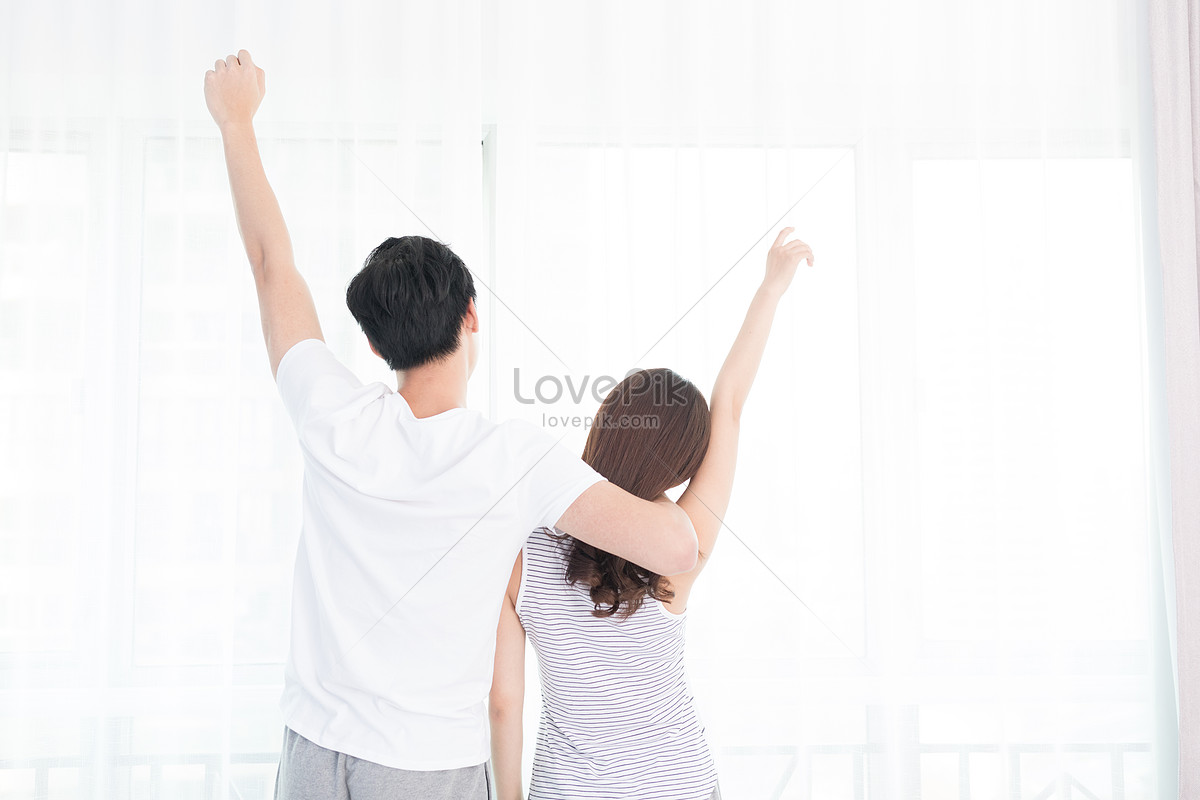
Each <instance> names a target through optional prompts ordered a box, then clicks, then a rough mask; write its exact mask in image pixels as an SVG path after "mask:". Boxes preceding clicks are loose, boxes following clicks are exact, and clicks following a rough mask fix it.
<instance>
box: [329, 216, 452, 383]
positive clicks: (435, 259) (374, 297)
mask: <svg viewBox="0 0 1200 800" xmlns="http://www.w3.org/2000/svg"><path fill="white" fill-rule="evenodd" d="M474 298H475V281H474V280H473V279H472V278H471V273H470V271H469V270H467V266H466V264H464V263H463V261H462V259H461V258H459V257H458V256H457V255H455V254H454V251H453V250H451V249H450V248H449V247H447V246H446V245H444V244H442V243H441V242H437V241H434V240H433V239H428V238H426V237H424V236H401V237H399V238H397V237H392V238H390V239H388V240H387V241H385V242H384V243H383V244H381V245H379V246H378V247H376V248H375V249H374V250H372V251H371V255H369V256H367V260H366V261H365V262H364V264H363V268H362V270H361V271H360V272H359V273H358V274H357V275H355V276H354V278H353V279H352V280H351V281H350V285H349V286H348V287H346V305H347V306H348V307H349V308H350V313H351V314H353V315H354V318H355V319H356V320H358V324H359V325H360V326H361V327H362V329H363V333H365V334H366V335H367V340H368V341H370V342H371V344H372V345H374V346H375V349H376V350H378V351H379V354H380V355H381V356H383V360H384V361H386V362H387V365H388V367H390V368H391V369H394V370H403V369H411V368H413V367H419V366H421V365H422V364H428V363H430V362H433V361H437V360H439V359H442V358H445V357H447V356H449V355H450V354H451V353H453V352H454V351H455V349H457V348H458V344H459V338H460V337H459V333H460V331H461V329H462V324H463V317H465V316H466V313H467V304H468V303H469V302H470V301H471V300H473V299H474Z"/></svg>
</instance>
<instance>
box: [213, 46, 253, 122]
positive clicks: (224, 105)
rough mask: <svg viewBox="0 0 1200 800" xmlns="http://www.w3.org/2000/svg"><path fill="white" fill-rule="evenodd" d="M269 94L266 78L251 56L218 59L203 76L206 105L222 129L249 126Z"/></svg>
mask: <svg viewBox="0 0 1200 800" xmlns="http://www.w3.org/2000/svg"><path fill="white" fill-rule="evenodd" d="M266 93H267V75H266V73H265V72H263V71H262V69H261V68H259V67H257V66H255V64H254V62H253V61H251V60H250V53H249V52H247V51H245V50H239V51H238V54H237V55H236V56H228V57H227V58H223V59H221V58H218V59H217V63H216V64H215V65H213V68H212V69H210V70H209V71H208V72H206V73H204V102H205V103H207V104H208V113H210V114H212V118H213V120H214V121H215V122H216V123H217V125H218V126H219V127H222V128H224V127H225V126H226V125H237V124H249V123H250V120H251V119H253V118H254V112H255V111H257V110H258V104H259V103H261V102H262V99H263V95H264V94H266Z"/></svg>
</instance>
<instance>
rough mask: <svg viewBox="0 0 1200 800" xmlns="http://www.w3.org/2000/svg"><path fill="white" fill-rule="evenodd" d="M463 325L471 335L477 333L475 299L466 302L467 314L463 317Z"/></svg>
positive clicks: (477, 322) (477, 316) (477, 315)
mask: <svg viewBox="0 0 1200 800" xmlns="http://www.w3.org/2000/svg"><path fill="white" fill-rule="evenodd" d="M463 325H465V326H466V328H467V330H468V331H469V332H471V333H479V312H477V311H476V310H475V298H474V297H472V298H471V299H470V300H468V301H467V313H466V314H465V315H464V316H463Z"/></svg>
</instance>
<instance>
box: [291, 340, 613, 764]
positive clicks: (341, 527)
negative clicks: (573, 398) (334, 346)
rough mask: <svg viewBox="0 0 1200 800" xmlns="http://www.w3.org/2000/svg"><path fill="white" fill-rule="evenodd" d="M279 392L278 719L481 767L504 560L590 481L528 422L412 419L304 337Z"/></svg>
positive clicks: (324, 741)
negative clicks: (290, 432) (300, 464)
mask: <svg viewBox="0 0 1200 800" xmlns="http://www.w3.org/2000/svg"><path fill="white" fill-rule="evenodd" d="M276 382H277V384H278V386H279V392H280V394H281V395H282V397H283V402H284V405H285V406H286V407H287V411H288V414H289V415H290V416H291V418H292V422H293V423H294V425H295V427H296V433H297V435H298V436H299V439H300V447H301V450H302V452H303V454H304V491H303V498H304V500H303V502H304V511H303V528H302V531H301V534H300V546H299V551H298V554H297V556H296V573H295V584H294V587H293V593H292V630H291V651H290V653H289V655H288V663H287V671H286V675H285V687H284V692H283V699H282V701H281V708H282V710H283V717H284V722H285V723H286V724H287V726H288V727H289V728H291V729H292V730H294V731H295V732H296V733H298V734H300V735H301V736H303V737H305V738H306V739H309V740H311V741H313V742H315V743H317V744H319V745H321V746H322V747H325V748H328V749H330V750H336V751H338V752H340V753H346V754H347V755H352V756H355V757H357V758H363V759H366V760H368V761H374V762H376V763H378V764H383V765H385V766H389V767H396V768H399V769H409V770H440V769H454V768H458V767H468V766H474V765H476V764H481V763H483V762H484V761H487V759H488V757H489V749H490V742H489V735H488V715H487V710H486V706H485V705H484V701H485V699H486V697H487V695H488V691H489V689H490V687H491V679H492V664H493V660H494V652H495V640H496V623H497V621H498V619H499V614H500V605H501V602H502V600H503V597H504V590H505V587H506V586H507V584H508V578H509V575H510V574H511V570H512V565H513V562H514V560H515V559H516V556H517V553H518V552H520V550H521V546H522V544H524V542H525V539H526V538H527V537H528V536H529V532H530V531H532V530H534V529H536V528H539V527H543V526H544V527H553V525H554V523H555V522H556V521H557V520H558V519H559V517H561V516H562V514H563V512H565V511H566V509H567V507H568V506H570V505H571V503H573V502H574V501H575V499H576V498H577V497H579V495H580V494H582V493H583V492H584V490H586V489H587V488H588V487H589V486H591V485H593V484H594V483H596V482H597V481H600V480H603V479H602V478H601V477H600V475H598V474H597V473H596V472H595V471H593V470H592V469H591V468H590V467H589V466H587V465H586V464H585V463H584V462H583V461H581V460H580V459H579V457H578V456H575V455H572V454H571V453H570V452H568V451H567V450H566V449H565V448H564V447H562V446H561V445H559V444H558V443H557V442H556V441H555V439H554V438H553V437H551V436H550V435H549V434H547V433H546V432H544V431H542V430H541V429H539V428H537V427H535V426H533V425H530V424H528V423H524V422H517V421H512V422H505V423H502V424H495V423H492V422H490V421H488V420H487V419H485V418H484V417H483V416H481V415H480V414H478V413H476V412H473V411H469V410H467V409H452V410H450V411H446V412H444V413H441V414H437V415H435V416H432V417H427V418H424V419H417V418H416V417H414V416H413V413H412V411H411V410H410V409H409V407H408V403H407V402H406V401H405V400H404V398H403V397H402V396H401V395H400V394H398V393H396V392H395V391H393V390H392V389H390V388H389V387H388V386H386V385H385V384H382V383H372V384H366V385H364V384H363V383H362V382H361V381H359V380H358V379H357V378H356V377H355V376H354V374H353V373H352V372H350V370H348V369H347V368H346V367H345V366H343V365H342V364H341V363H340V362H339V361H338V360H337V359H336V358H335V357H334V355H333V353H332V352H330V350H329V348H328V347H326V345H325V343H324V342H322V341H320V340H318V339H307V340H305V341H302V342H300V343H298V344H296V345H295V346H294V347H292V348H291V349H290V350H288V352H287V353H286V354H285V355H284V357H283V359H282V360H281V361H280V362H279V370H278V372H277V375H276Z"/></svg>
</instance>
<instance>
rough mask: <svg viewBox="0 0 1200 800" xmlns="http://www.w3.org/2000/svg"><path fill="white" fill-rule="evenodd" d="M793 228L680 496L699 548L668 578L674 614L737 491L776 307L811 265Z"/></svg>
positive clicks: (756, 303) (738, 343)
mask: <svg viewBox="0 0 1200 800" xmlns="http://www.w3.org/2000/svg"><path fill="white" fill-rule="evenodd" d="M792 230H793V229H792V228H784V229H783V230H781V231H780V232H779V235H778V236H777V237H776V238H775V243H774V244H772V245H771V250H770V252H768V253H767V269H766V274H765V276H764V277H763V282H762V285H761V286H759V287H758V291H757V292H755V294H754V299H753V300H752V301H751V302H750V309H749V310H748V311H747V312H746V319H745V321H744V322H743V323H742V328H741V330H740V331H738V335H737V338H736V339H734V341H733V347H731V348H730V350H729V355H727V356H726V357H725V363H724V364H722V365H721V371H720V373H719V374H718V375H717V380H716V383H715V384H714V385H713V390H712V397H711V398H710V399H709V409H710V411H711V413H712V433H711V438H710V439H709V444H708V452H707V453H706V454H705V456H704V462H703V463H702V464H701V465H700V469H699V470H698V471H697V472H696V476H695V477H694V478H692V480H691V481H690V482H689V483H688V487H687V490H686V491H684V493H683V494H682V495H681V496H680V498H679V506H680V508H682V509H683V510H684V511H686V512H687V514H688V516H689V517H690V518H691V520H692V525H693V526H694V527H695V529H696V539H697V541H698V543H699V546H700V554H699V558H698V559H697V561H696V566H695V568H693V569H692V570H691V571H689V572H685V573H682V574H680V575H672V576H670V582H671V588H672V590H673V591H674V592H675V597H674V599H672V600H671V602H670V605H671V607H672V608H673V609H675V611H676V612H680V611H682V610H683V609H684V608H686V607H687V597H688V594H689V593H690V592H691V588H692V584H693V583H694V582H695V580H696V576H697V575H699V574H700V571H701V570H702V569H704V565H705V563H707V561H708V556H709V555H710V554H711V553H712V549H713V546H714V545H715V544H716V541H717V534H718V533H720V530H721V525H722V519H723V518H724V516H725V511H726V509H727V508H728V507H729V496H730V494H731V492H732V491H733V473H734V467H735V465H736V463H737V447H738V432H739V428H740V425H741V418H742V407H743V406H744V405H745V403H746V397H747V396H748V395H749V394H750V387H751V385H752V384H753V383H754V377H755V375H757V374H758V365H759V363H760V362H761V361H762V354H763V350H764V349H766V346H767V337H768V336H769V335H770V333H771V324H772V322H774V320H775V309H776V307H777V306H778V305H779V298H781V297H782V296H783V293H784V292H785V291H787V288H788V286H789V285H791V282H792V278H793V277H794V276H795V275H796V268H797V267H798V266H799V265H800V262H801V261H802V260H806V261H807V262H808V265H809V266H812V264H813V252H812V248H810V247H809V246H808V245H807V244H805V243H804V242H802V241H800V240H798V239H797V240H795V241H791V242H789V241H787V237H788V235H789V234H791V233H792Z"/></svg>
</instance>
